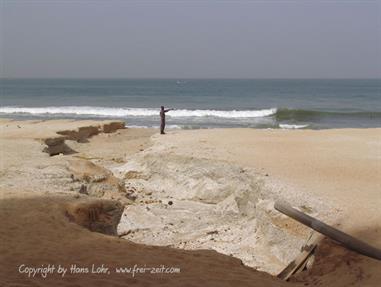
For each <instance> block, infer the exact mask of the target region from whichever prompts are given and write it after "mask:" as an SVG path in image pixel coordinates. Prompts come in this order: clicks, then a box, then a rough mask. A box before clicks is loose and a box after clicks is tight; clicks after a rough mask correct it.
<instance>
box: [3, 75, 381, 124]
mask: <svg viewBox="0 0 381 287" xmlns="http://www.w3.org/2000/svg"><path fill="white" fill-rule="evenodd" d="M162 105H163V106H165V108H174V109H175V110H173V111H170V112H168V113H167V126H168V127H169V128H183V129H196V128H218V127H249V128H283V129H297V128H311V129H325V128H348V127H353V128H368V127H381V79H361V80H360V79H357V80H356V79H353V80H349V79H345V80H344V79H343V80H323V79H313V80H312V79H310V80H306V79H303V80H285V79H283V80H282V79H280V80H273V79H271V80H270V79H268V80H251V79H241V80H239V79H234V80H233V79H232V80H229V79H224V80H222V79H218V80H217V79H213V80H212V79H209V80H208V79H202V80H201V79H0V117H8V118H14V119H57V118H75V119H120V120H125V121H126V123H127V126H138V127H157V126H158V125H159V123H160V119H159V109H160V106H162Z"/></svg>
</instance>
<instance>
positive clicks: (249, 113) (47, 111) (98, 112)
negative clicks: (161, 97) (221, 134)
mask: <svg viewBox="0 0 381 287" xmlns="http://www.w3.org/2000/svg"><path fill="white" fill-rule="evenodd" d="M276 112H277V109H275V108H273V109H262V110H246V111H237V110H230V111H222V110H185V109H179V110H173V111H170V112H169V113H168V116H170V117H173V118H180V117H217V118H231V119H232V118H259V117H267V116H272V115H274V114H276ZM0 113H2V114H29V115H40V116H42V115H47V116H49V115H76V116H81V115H83V116H96V117H150V116H151V117H152V116H158V115H159V110H158V109H145V108H107V107H79V106H65V107H0Z"/></svg>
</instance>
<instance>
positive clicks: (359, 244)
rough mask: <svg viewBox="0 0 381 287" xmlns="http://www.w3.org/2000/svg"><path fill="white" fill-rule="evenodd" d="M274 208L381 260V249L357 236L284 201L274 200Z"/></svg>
mask: <svg viewBox="0 0 381 287" xmlns="http://www.w3.org/2000/svg"><path fill="white" fill-rule="evenodd" d="M274 207H275V209H276V210H278V211H280V212H281V213H283V214H285V215H287V216H289V217H291V218H293V219H295V220H296V221H298V222H300V223H302V224H304V225H306V226H308V227H310V228H312V229H314V230H316V231H317V232H319V233H321V234H324V235H325V236H328V237H329V238H331V239H333V240H335V241H337V242H340V243H341V244H342V245H344V246H345V247H347V248H348V249H351V250H353V251H356V252H358V253H360V254H362V255H365V256H368V257H371V258H374V259H378V260H381V250H380V249H378V248H376V247H373V246H371V245H369V244H367V243H365V242H363V241H361V240H359V239H357V238H354V237H352V236H350V235H349V234H346V233H344V232H342V231H340V230H338V229H336V228H333V227H332V226H329V225H327V224H325V223H324V222H322V221H320V220H317V219H315V218H313V217H311V216H309V215H307V214H304V213H303V212H300V211H299V210H297V209H295V208H293V207H291V206H290V205H289V204H288V203H286V202H278V201H277V202H275V205H274Z"/></svg>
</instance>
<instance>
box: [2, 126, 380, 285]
mask: <svg viewBox="0 0 381 287" xmlns="http://www.w3.org/2000/svg"><path fill="white" fill-rule="evenodd" d="M0 156H1V166H0V168H1V170H0V178H1V180H0V195H1V202H0V204H1V208H0V218H1V221H2V228H1V235H0V241H1V243H2V244H1V245H0V254H1V255H0V266H2V268H1V271H0V281H1V282H0V283H1V285H2V286H52V285H54V286H94V285H95V284H96V285H97V286H126V285H127V286H129V285H135V286H233V285H234V286H350V285H352V286H377V285H378V284H379V282H381V274H380V272H379V270H380V267H381V262H380V261H377V260H375V259H371V258H368V257H365V256H362V255H359V254H357V253H355V252H352V251H349V250H347V249H345V248H344V247H342V246H340V245H339V244H337V243H335V242H333V241H331V240H329V239H327V238H325V239H323V240H322V241H321V242H320V243H319V245H318V247H317V249H316V251H315V254H314V260H313V262H311V264H310V265H311V266H309V267H308V269H307V270H304V271H303V272H300V273H299V274H297V275H295V276H293V277H292V278H291V279H290V282H285V281H282V280H280V279H278V278H276V275H277V274H278V273H279V272H280V271H281V270H283V268H285V267H286V266H287V264H288V263H290V262H291V261H292V260H294V259H295V257H296V256H298V254H299V253H300V249H301V248H302V247H303V246H304V245H305V244H306V242H307V240H308V238H309V237H310V236H311V235H312V234H313V233H312V232H311V229H309V228H307V227H304V226H302V225H301V224H299V223H297V222H296V221H294V220H292V219H290V218H288V217H286V216H284V215H282V214H280V213H279V212H277V211H276V210H275V209H274V207H273V205H274V202H275V201H277V200H285V201H287V202H289V203H290V204H291V205H292V206H294V207H295V208H297V209H299V210H301V211H303V212H305V213H307V214H309V215H311V216H314V217H316V218H318V219H320V220H323V221H324V222H326V223H328V224H331V225H333V226H335V227H336V228H339V229H340V230H342V231H344V232H346V233H348V234H350V235H352V236H355V237H357V238H359V239H361V240H363V241H365V242H367V243H368V244H371V245H373V246H375V247H377V248H381V221H380V218H381V211H380V209H379V206H380V205H381V197H380V194H379V192H380V190H381V129H332V130H279V129H278V130H271V129H268V130H257V129H205V130H170V131H169V132H168V133H167V134H166V135H164V136H161V135H159V134H158V131H157V130H152V129H136V128H126V129H125V128H123V123H121V122H118V121H74V120H48V121H39V120H34V121H11V120H7V119H2V120H0ZM48 264H50V265H54V266H55V267H56V268H57V267H58V266H59V265H61V266H66V267H67V268H68V271H67V273H66V274H65V275H64V276H62V274H59V273H58V272H57V270H55V271H53V272H52V273H51V274H47V276H46V278H44V277H43V276H42V275H41V274H40V273H36V275H35V276H34V277H33V276H31V277H28V274H27V273H25V272H26V271H27V270H28V269H25V268H26V267H30V268H32V267H33V268H37V267H41V266H42V265H44V266H45V267H46V266H47V265H48ZM102 264H103V268H100V267H102ZM72 265H76V267H78V268H80V267H83V268H84V269H82V271H81V272H82V273H81V272H80V271H78V273H76V272H75V270H76V269H75V267H73V266H72ZM93 265H94V266H93ZM163 265H164V266H165V267H167V268H169V269H171V268H172V269H171V270H169V269H168V270H167V271H168V272H167V273H165V272H163V271H160V270H159V269H160V268H161V267H162V266H163ZM20 266H22V267H20ZM134 266H137V267H145V268H147V267H149V268H151V267H157V268H159V269H158V270H157V271H158V272H157V273H152V272H149V271H146V272H142V271H141V272H140V273H139V271H136V272H135V273H134V274H132V273H123V274H121V273H118V272H117V271H116V270H117V268H120V267H132V268H133V267H134ZM70 267H73V271H72V272H70ZM98 267H99V268H98ZM20 268H21V269H20ZM86 268H88V272H85V271H84V270H85V269H86ZM97 268H98V269H97ZM105 268H108V269H107V270H106V269H105ZM147 270H148V269H147ZM150 270H151V269H150ZM176 270H177V271H179V270H181V272H177V271H176ZM93 271H94V272H93ZM96 272H99V273H96ZM108 272H109V273H108Z"/></svg>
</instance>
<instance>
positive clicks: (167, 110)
mask: <svg viewBox="0 0 381 287" xmlns="http://www.w3.org/2000/svg"><path fill="white" fill-rule="evenodd" d="M173 110H174V109H166V110H164V113H166V112H169V111H173Z"/></svg>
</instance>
